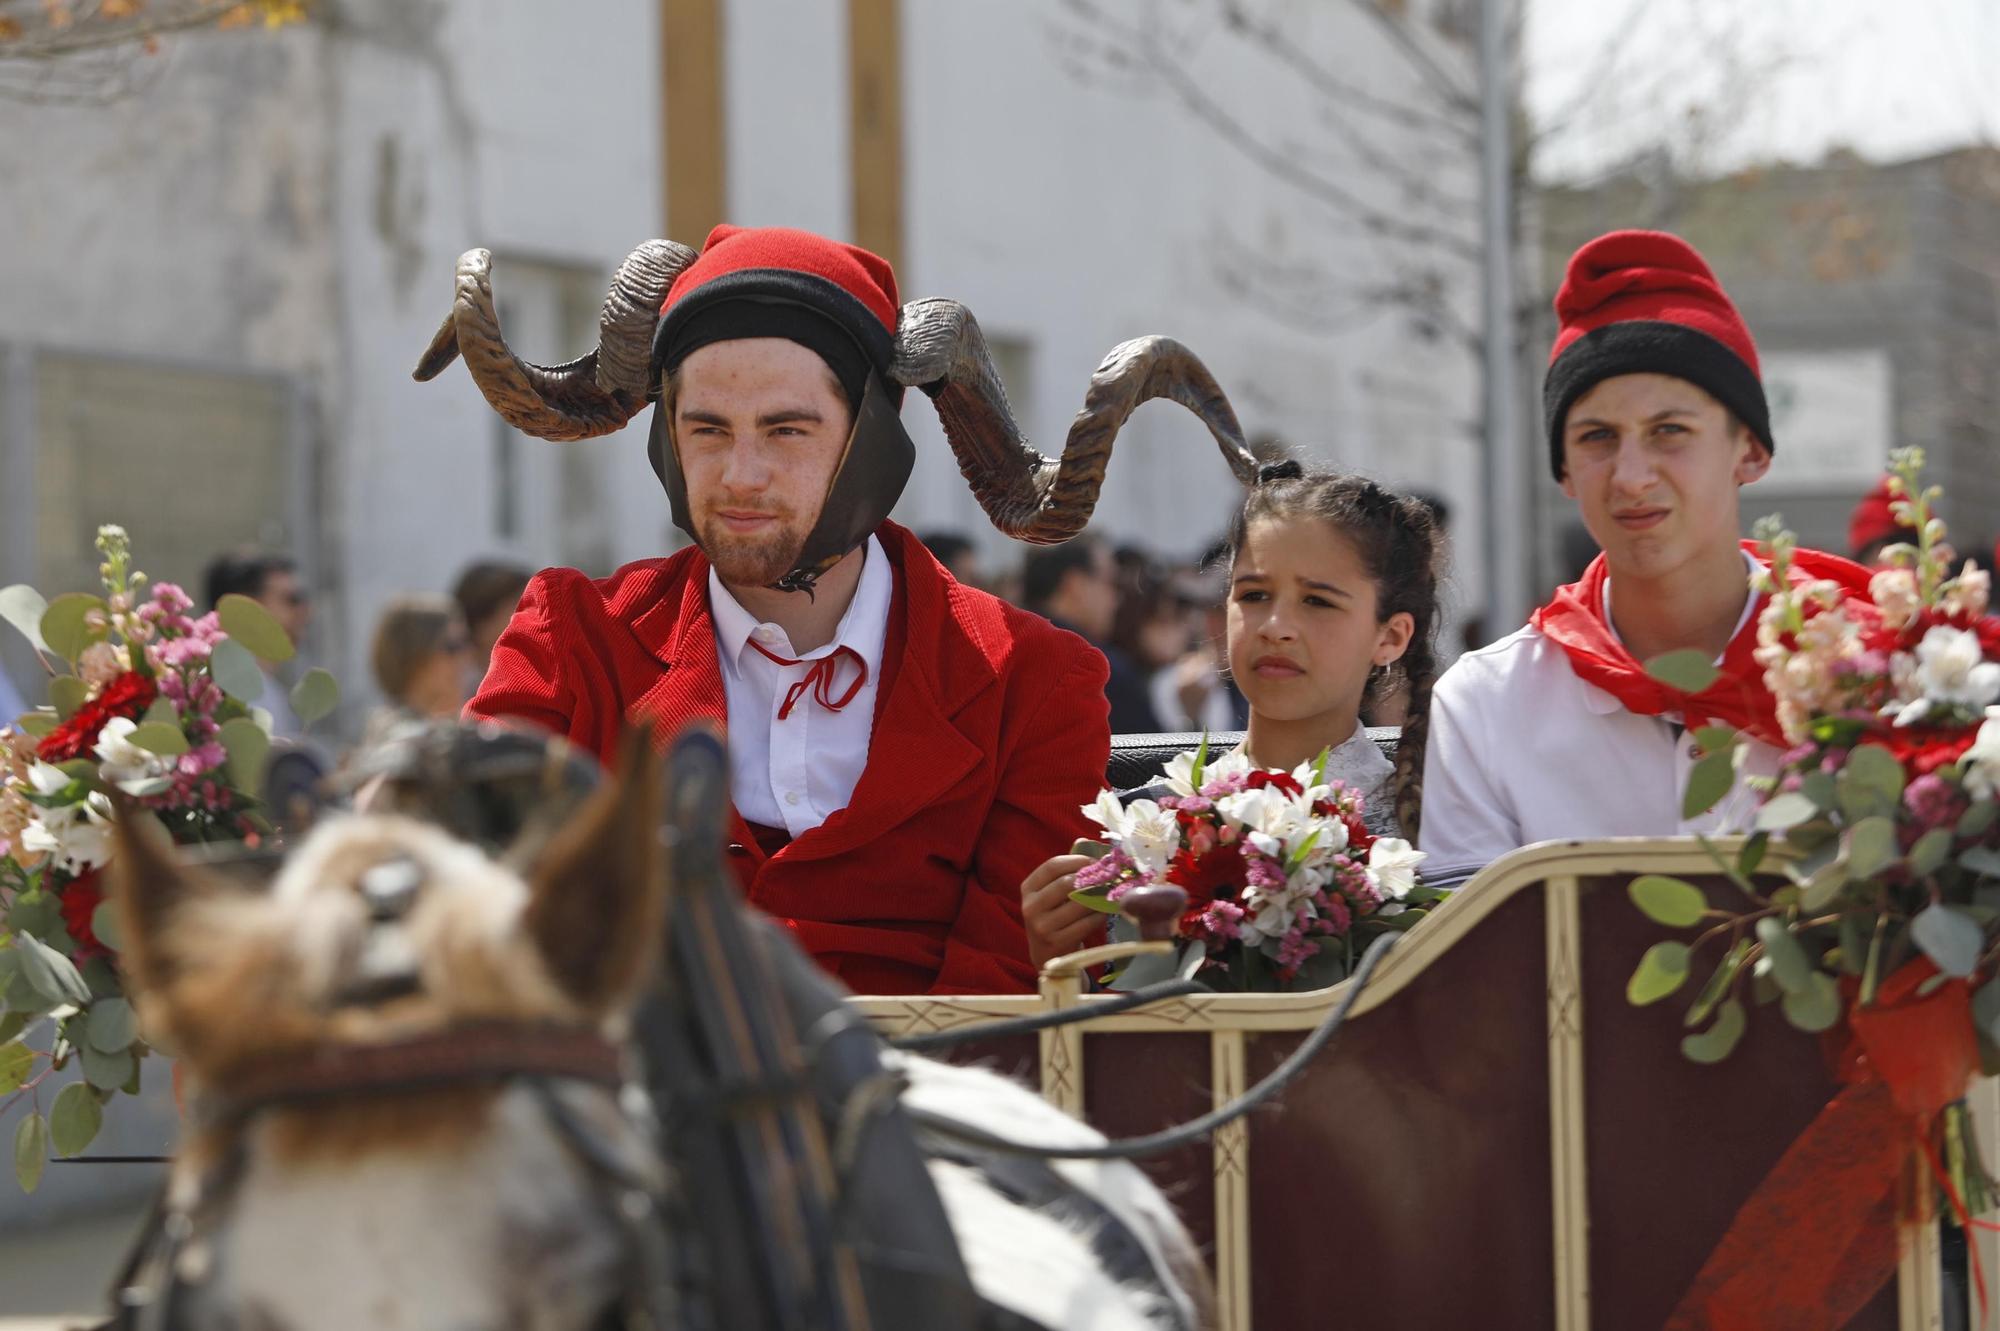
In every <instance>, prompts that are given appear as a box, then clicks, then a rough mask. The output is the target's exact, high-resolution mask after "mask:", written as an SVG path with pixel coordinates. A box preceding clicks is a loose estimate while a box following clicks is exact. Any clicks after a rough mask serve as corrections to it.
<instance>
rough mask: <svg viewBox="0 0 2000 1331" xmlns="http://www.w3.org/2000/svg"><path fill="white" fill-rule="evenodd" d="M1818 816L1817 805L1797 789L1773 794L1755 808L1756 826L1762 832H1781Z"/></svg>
mask: <svg viewBox="0 0 2000 1331" xmlns="http://www.w3.org/2000/svg"><path fill="white" fill-rule="evenodd" d="M1817 817H1819V806H1818V805H1817V804H1814V803H1813V802H1812V801H1811V800H1810V799H1807V798H1806V797H1805V796H1804V795H1803V794H1801V793H1799V792H1798V791H1792V792H1789V793H1787V794H1784V795H1778V796H1775V797H1774V798H1773V799H1772V800H1771V802H1770V803H1768V804H1766V805H1765V806H1764V807H1763V808H1761V809H1759V810H1757V827H1758V830H1759V831H1764V832H1783V831H1787V830H1789V829H1791V828H1794V827H1797V826H1798V825H1799V824H1800V823H1803V822H1807V821H1809V820H1811V819H1814V818H1817Z"/></svg>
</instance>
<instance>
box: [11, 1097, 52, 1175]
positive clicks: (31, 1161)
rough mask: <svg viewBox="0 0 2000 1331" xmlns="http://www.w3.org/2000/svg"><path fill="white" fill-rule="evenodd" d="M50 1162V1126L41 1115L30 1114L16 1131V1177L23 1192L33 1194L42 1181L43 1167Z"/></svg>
mask: <svg viewBox="0 0 2000 1331" xmlns="http://www.w3.org/2000/svg"><path fill="white" fill-rule="evenodd" d="M48 1162H49V1125H48V1122H47V1121H46V1120H44V1119H43V1118H42V1116H41V1115H40V1114H37V1113H30V1114H29V1115H28V1116H27V1117H26V1118H24V1119H22V1120H21V1124H20V1126H19V1127H17V1128H15V1129H14V1177H15V1178H17V1179H19V1180H20V1181H21V1191H22V1192H33V1191H34V1190H35V1189H36V1187H38V1186H39V1185H40V1184H41V1181H42V1166H44V1165H46V1164H48Z"/></svg>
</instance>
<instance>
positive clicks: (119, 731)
mask: <svg viewBox="0 0 2000 1331" xmlns="http://www.w3.org/2000/svg"><path fill="white" fill-rule="evenodd" d="M138 728H139V726H138V723H137V722H135V721H132V720H130V719H129V718H126V717H122V716H114V717H112V718H111V719H110V720H109V721H106V722H105V723H104V729H102V730H100V731H98V732H97V763H98V769H97V770H98V771H99V772H101V773H102V774H103V776H104V779H105V780H106V781H109V782H112V783H113V784H116V785H124V784H125V783H127V782H132V781H146V780H150V779H151V778H153V777H156V776H166V775H167V774H168V773H170V772H172V771H173V770H174V760H173V759H172V758H167V757H163V756H161V755H160V754H157V753H154V752H152V751H150V750H148V749H142V748H140V747H139V746H138V745H137V744H134V743H133V742H132V740H131V738H130V736H131V734H132V732H133V731H135V730H137V729H138Z"/></svg>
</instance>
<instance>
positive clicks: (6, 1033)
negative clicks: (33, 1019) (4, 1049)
mask: <svg viewBox="0 0 2000 1331" xmlns="http://www.w3.org/2000/svg"><path fill="white" fill-rule="evenodd" d="M27 1029H28V1014H27V1013H25V1012H0V1044H8V1043H11V1042H12V1041H13V1040H14V1038H15V1037H16V1036H18V1035H20V1033H21V1032H22V1031H25V1030H27Z"/></svg>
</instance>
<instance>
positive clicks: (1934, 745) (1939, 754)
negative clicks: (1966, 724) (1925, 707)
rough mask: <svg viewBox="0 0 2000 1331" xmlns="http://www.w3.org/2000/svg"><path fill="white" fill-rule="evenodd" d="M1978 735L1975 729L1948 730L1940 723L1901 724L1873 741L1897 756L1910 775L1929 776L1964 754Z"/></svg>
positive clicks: (1873, 738)
mask: <svg viewBox="0 0 2000 1331" xmlns="http://www.w3.org/2000/svg"><path fill="white" fill-rule="evenodd" d="M1977 738H1979V735H1978V732H1977V731H1976V730H1974V729H1971V728H1967V729H1951V730H1947V729H1945V728H1943V727H1940V726H1898V727H1896V728H1894V729H1892V730H1890V731H1888V732H1887V734H1886V735H1884V736H1882V737H1880V738H1876V737H1872V736H1871V740H1873V742H1875V743H1879V744H1881V745H1882V746H1883V747H1884V748H1886V749H1888V750H1889V752H1890V753H1893V754H1895V755H1896V761H1897V762H1899V763H1901V764H1902V765H1903V770H1904V771H1905V772H1907V773H1909V774H1910V776H1911V777H1913V778H1914V777H1919V776H1928V775H1929V774H1930V773H1932V772H1935V771H1937V770H1938V769H1939V768H1940V767H1949V766H1950V765H1951V764H1953V763H1955V762H1957V761H1958V760H1959V759H1960V758H1962V757H1964V756H1965V751H1966V750H1967V749H1969V748H1971V747H1972V742H1973V741H1974V740H1975V739H1977Z"/></svg>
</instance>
